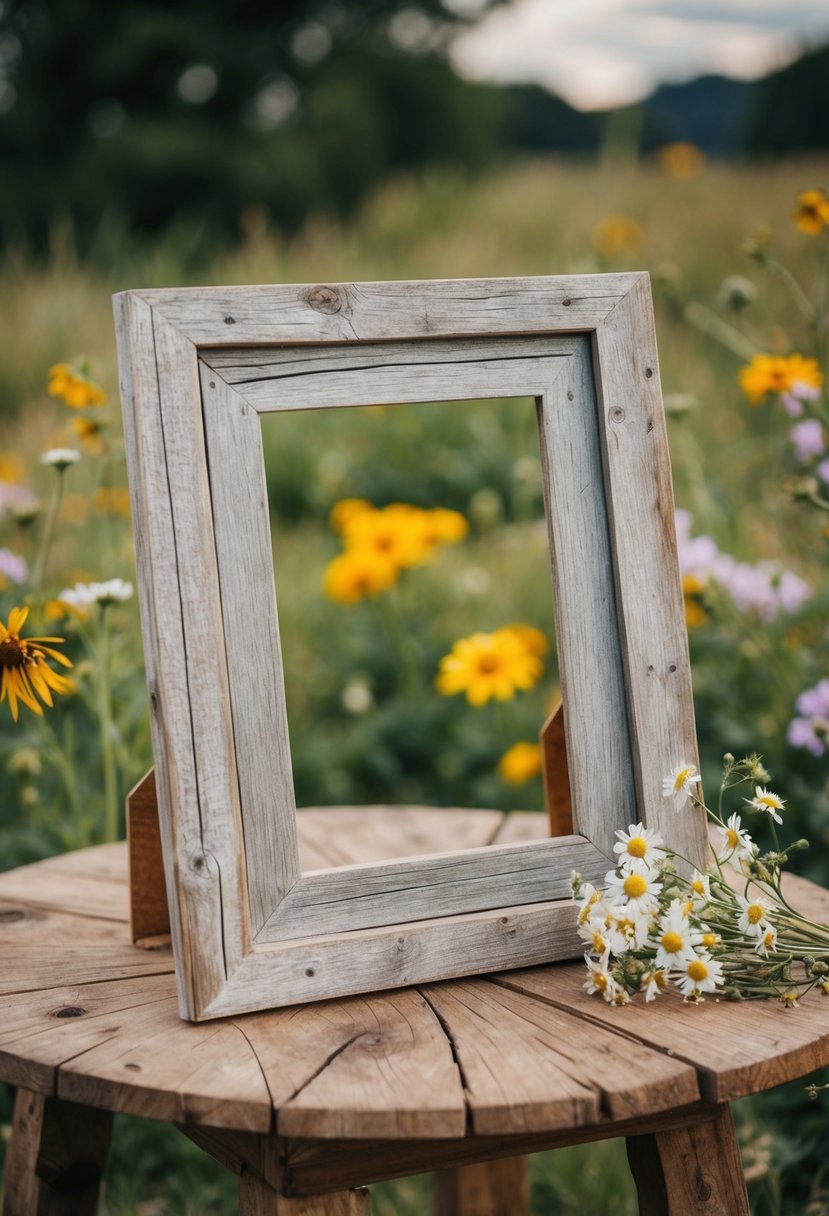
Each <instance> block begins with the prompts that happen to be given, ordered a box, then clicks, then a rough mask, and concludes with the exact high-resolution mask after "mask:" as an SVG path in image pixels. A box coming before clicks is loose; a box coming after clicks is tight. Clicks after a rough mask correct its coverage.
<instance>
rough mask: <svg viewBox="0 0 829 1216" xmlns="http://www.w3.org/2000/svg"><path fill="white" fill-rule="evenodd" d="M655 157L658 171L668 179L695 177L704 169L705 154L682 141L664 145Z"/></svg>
mask: <svg viewBox="0 0 829 1216" xmlns="http://www.w3.org/2000/svg"><path fill="white" fill-rule="evenodd" d="M656 156H657V160H658V161H659V167H660V169H662V171H663V173H667V175H668V177H677V178H688V177H696V176H697V174H698V173H700V172H702V170H703V169H704V167H705V154H704V153H703V152H701V151H700V149H699V148H698V147H697V146H696V144H691V143H685V142H683V141H680V142H678V143H673V144H664V145H663V147H661V148H660V149H659V151H658V152H657V154H656Z"/></svg>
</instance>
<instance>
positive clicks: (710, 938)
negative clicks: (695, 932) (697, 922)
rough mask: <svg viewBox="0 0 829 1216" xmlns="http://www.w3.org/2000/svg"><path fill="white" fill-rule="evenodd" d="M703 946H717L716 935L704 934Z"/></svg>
mask: <svg viewBox="0 0 829 1216" xmlns="http://www.w3.org/2000/svg"><path fill="white" fill-rule="evenodd" d="M702 944H703V946H716V944H717V935H716V933H704V934H703V935H702Z"/></svg>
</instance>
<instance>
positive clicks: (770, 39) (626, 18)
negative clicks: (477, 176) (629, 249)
mask: <svg viewBox="0 0 829 1216" xmlns="http://www.w3.org/2000/svg"><path fill="white" fill-rule="evenodd" d="M826 41H829V0H510V3H509V4H507V5H505V6H504V7H503V8H498V9H497V10H495V11H494V12H492V13H490V14H489V15H488V16H486V17H485V18H484V19H483V20H482V21H481V22H480V24H479V25H477V26H475V27H474V28H472V29H470V30H468V31H467V32H466V33H464V34H463V35H462V36H461V38H460V39H459V40H458V41H457V43H456V44H455V50H454V58H455V62H456V64H457V66H458V68H459V69H460V70H461V71H462V72H464V73H465V74H466V75H468V76H473V77H476V78H480V79H485V80H495V81H499V82H526V81H533V82H536V83H538V84H543V85H545V86H546V87H547V88H549V89H551V90H552V91H553V92H555V93H558V94H559V95H560V96H562V97H564V98H566V100H567V101H569V102H570V103H571V104H572V105H576V106H579V107H580V108H582V109H598V108H602V107H605V106H612V105H618V104H623V103H625V102H633V101H638V100H639V99H640V98H642V97H645V96H646V95H647V94H648V93H649V92H650V91H651V90H652V89H653V88H654V87H655V86H656V85H657V84H660V83H662V82H665V81H671V82H672V81H682V80H690V79H692V78H693V77H694V76H699V75H702V74H704V73H706V72H719V73H722V74H724V75H728V76H738V77H740V78H742V79H751V78H753V77H755V76H762V75H763V74H764V73H765V72H767V71H769V70H770V69H771V68H774V67H778V66H781V65H782V64H784V63H787V62H789V61H790V60H791V59H793V58H795V57H796V55H797V54H798V52H799V51H800V50H801V49H802V48H803V46H804V45H816V44H820V43H822V42H826Z"/></svg>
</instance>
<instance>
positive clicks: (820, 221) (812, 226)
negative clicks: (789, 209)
mask: <svg viewBox="0 0 829 1216" xmlns="http://www.w3.org/2000/svg"><path fill="white" fill-rule="evenodd" d="M792 219H793V220H794V222H795V224H796V226H797V227H798V228H799V229H800V231H801V232H805V233H806V235H807V236H820V234H821V232H822V231H823V229H824V228H826V227H829V199H827V197H826V192H825V191H824V190H804V191H803V192H802V193H801V194H798V196H797V206H796V207H795V211H794V215H793V216H792Z"/></svg>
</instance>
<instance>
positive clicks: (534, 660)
mask: <svg viewBox="0 0 829 1216" xmlns="http://www.w3.org/2000/svg"><path fill="white" fill-rule="evenodd" d="M543 671H544V664H543V663H542V662H541V659H540V658H539V657H538V655H535V654H533V653H532V652H531V651H530V650H528V649H527V646H526V644H525V643H524V642H523V641H522V639H521V638H520V636H519V635H518V634H517V633H515V632H514V631H513V630H511V629H498V630H496V631H495V632H494V633H473V634H472V635H471V636H470V637H467V638H460V639H459V640H458V641H457V642H456V643H455V645H454V646H453V647H452V651H451V653H450V654H448V655H444V657H443V658H442V659H441V661H440V669H439V672H438V676H437V679H436V681H435V683H436V686H437V689H438V692H440V693H442V694H443V695H444V696H446V697H451V696H454V695H455V693H459V692H464V693H466V699H467V701H468V702H469V704H470V705H474V706H476V707H480V706H481V705H486V703H487V701H489V700H490V699H491V698H493V697H494V698H495V700H497V701H510V700H511V699H512V698H513V697H514V696H515V694H516V692H518V691H519V690H520V691H522V692H526V691H527V690H528V689H530V688H532V687H533V685H534V684H535V683H536V682H537V681H538V680H539V678H540V677H541V675H542V673H543Z"/></svg>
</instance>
